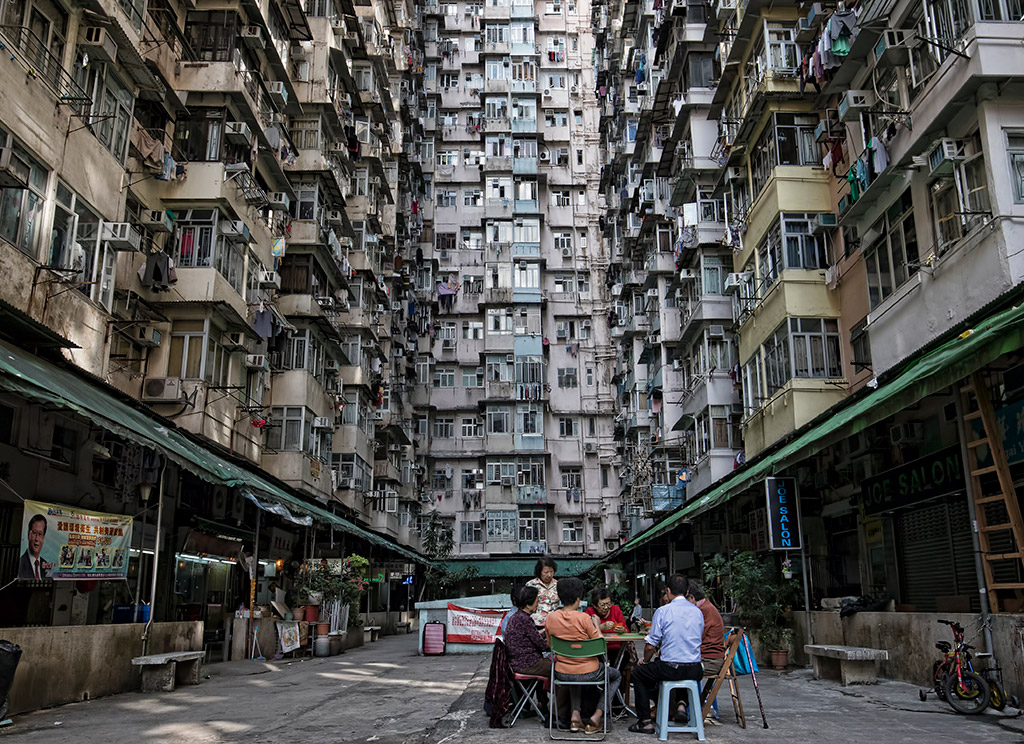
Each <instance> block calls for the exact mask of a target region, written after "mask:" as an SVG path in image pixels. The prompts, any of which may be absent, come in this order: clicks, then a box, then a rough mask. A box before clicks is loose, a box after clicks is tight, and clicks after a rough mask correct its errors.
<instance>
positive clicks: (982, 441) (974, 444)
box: [967, 437, 988, 447]
mask: <svg viewBox="0 0 1024 744" xmlns="http://www.w3.org/2000/svg"><path fill="white" fill-rule="evenodd" d="M983 444H988V437H982V438H981V439H974V440H972V441H970V442H968V443H967V446H968V447H980V446H981V445H983Z"/></svg>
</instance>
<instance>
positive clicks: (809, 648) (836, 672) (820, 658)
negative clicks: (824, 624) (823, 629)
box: [804, 644, 889, 687]
mask: <svg viewBox="0 0 1024 744" xmlns="http://www.w3.org/2000/svg"><path fill="white" fill-rule="evenodd" d="M804 652H805V653H806V654H807V655H808V656H810V657H811V661H812V663H813V664H814V678H815V679H831V680H836V681H838V682H840V683H842V685H843V687H846V686H847V685H873V684H875V683H876V682H877V681H878V662H880V661H887V660H888V659H889V652H888V651H886V650H885V649H879V648H861V647H859V646H828V645H817V644H815V645H810V644H808V645H806V646H804Z"/></svg>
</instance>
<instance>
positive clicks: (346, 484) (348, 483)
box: [338, 477, 352, 491]
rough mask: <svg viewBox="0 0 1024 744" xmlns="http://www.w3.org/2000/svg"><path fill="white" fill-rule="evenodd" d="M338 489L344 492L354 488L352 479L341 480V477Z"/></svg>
mask: <svg viewBox="0 0 1024 744" xmlns="http://www.w3.org/2000/svg"><path fill="white" fill-rule="evenodd" d="M338 488H340V489H341V490H344V491H347V490H348V489H350V488H352V479H351V478H341V477H339V478H338Z"/></svg>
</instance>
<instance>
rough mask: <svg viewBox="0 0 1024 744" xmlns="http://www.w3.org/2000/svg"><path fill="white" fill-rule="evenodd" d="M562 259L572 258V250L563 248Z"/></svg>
mask: <svg viewBox="0 0 1024 744" xmlns="http://www.w3.org/2000/svg"><path fill="white" fill-rule="evenodd" d="M562 258H572V248H563V249H562Z"/></svg>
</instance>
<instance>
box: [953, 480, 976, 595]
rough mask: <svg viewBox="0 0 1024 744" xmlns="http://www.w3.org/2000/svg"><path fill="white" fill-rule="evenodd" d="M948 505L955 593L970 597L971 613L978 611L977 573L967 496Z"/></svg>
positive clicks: (957, 498) (960, 497)
mask: <svg viewBox="0 0 1024 744" xmlns="http://www.w3.org/2000/svg"><path fill="white" fill-rule="evenodd" d="M954 498H955V499H956V501H954V502H953V503H952V504H950V505H949V507H948V508H949V529H950V533H951V535H950V537H951V539H952V542H953V556H954V570H955V575H956V593H957V594H959V595H960V596H965V597H970V599H971V611H972V612H978V611H979V610H980V600H979V599H978V571H977V569H976V568H975V565H974V541H973V540H972V539H971V512H970V509H969V508H968V506H967V496H966V495H962V496H958V497H954Z"/></svg>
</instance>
